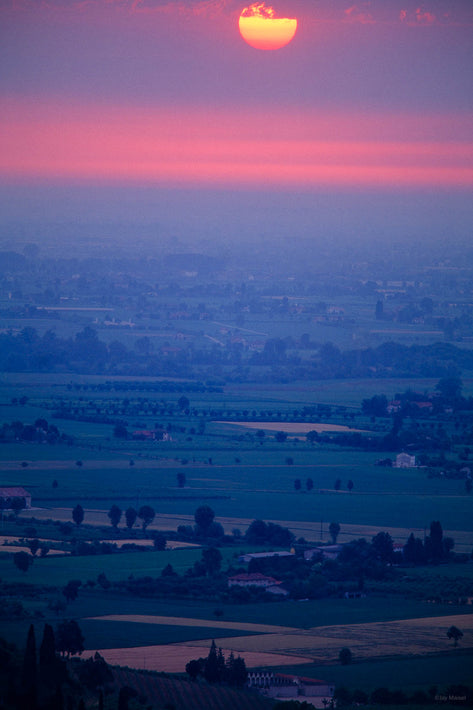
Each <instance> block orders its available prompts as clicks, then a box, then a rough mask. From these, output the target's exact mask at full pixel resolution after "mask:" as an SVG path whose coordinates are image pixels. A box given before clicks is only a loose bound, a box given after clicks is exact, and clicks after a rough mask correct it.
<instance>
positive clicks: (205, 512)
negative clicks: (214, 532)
mask: <svg viewBox="0 0 473 710" xmlns="http://www.w3.org/2000/svg"><path fill="white" fill-rule="evenodd" d="M214 518H215V513H214V511H213V510H212V508H211V507H210V506H209V505H201V506H199V507H198V508H197V510H196V511H195V513H194V520H195V524H196V526H197V533H198V534H201V535H206V534H207V532H208V530H209V528H210V526H211V525H212V523H213V521H214Z"/></svg>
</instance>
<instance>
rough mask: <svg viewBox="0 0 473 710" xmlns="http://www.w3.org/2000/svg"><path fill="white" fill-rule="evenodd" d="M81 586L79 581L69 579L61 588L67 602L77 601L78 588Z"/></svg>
mask: <svg viewBox="0 0 473 710" xmlns="http://www.w3.org/2000/svg"><path fill="white" fill-rule="evenodd" d="M81 586H82V582H81V581H80V579H71V580H69V582H68V583H67V584H66V586H65V587H64V588H63V590H62V593H63V595H64V596H65V597H66V601H67V602H73V601H75V600H76V599H77V595H78V593H79V587H81Z"/></svg>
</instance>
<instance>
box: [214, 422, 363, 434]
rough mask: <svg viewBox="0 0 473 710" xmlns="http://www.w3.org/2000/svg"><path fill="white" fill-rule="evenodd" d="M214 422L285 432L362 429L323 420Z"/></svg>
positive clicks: (305, 432)
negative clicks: (327, 422)
mask: <svg viewBox="0 0 473 710" xmlns="http://www.w3.org/2000/svg"><path fill="white" fill-rule="evenodd" d="M215 424H228V425H229V426H244V427H245V429H263V430H265V431H285V432H286V433H287V434H307V433H308V432H309V431H316V432H317V433H319V434H320V433H321V432H323V431H350V432H360V433H361V432H363V431H364V429H351V428H350V427H348V426H345V424H324V423H323V422H225V421H219V422H215Z"/></svg>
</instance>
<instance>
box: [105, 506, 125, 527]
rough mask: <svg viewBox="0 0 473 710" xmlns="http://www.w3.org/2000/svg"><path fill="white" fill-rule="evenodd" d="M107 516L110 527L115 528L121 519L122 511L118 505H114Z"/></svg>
mask: <svg viewBox="0 0 473 710" xmlns="http://www.w3.org/2000/svg"><path fill="white" fill-rule="evenodd" d="M107 515H108V517H109V518H110V522H111V524H112V526H113V527H114V528H117V527H118V524H119V522H120V520H121V517H122V509H121V508H119V507H118V505H115V504H114V505H112V507H111V508H110V510H109V511H108V513H107Z"/></svg>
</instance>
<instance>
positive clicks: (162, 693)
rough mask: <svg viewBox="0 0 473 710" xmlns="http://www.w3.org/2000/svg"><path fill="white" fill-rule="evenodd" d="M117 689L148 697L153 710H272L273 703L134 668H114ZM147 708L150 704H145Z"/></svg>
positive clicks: (250, 694)
mask: <svg viewBox="0 0 473 710" xmlns="http://www.w3.org/2000/svg"><path fill="white" fill-rule="evenodd" d="M113 672H114V675H115V679H116V683H117V686H119V687H122V686H129V687H130V688H134V689H135V690H136V691H137V693H138V696H146V698H147V702H148V703H151V704H152V705H153V708H156V709H158V708H159V709H161V708H166V707H168V708H171V707H172V708H175V710H271V708H272V707H273V705H274V701H273V700H269V699H267V698H263V697H262V696H261V695H259V694H258V693H256V692H252V691H248V690H237V689H235V688H229V687H226V686H217V685H214V686H212V685H207V683H205V681H203V682H202V683H199V682H198V681H191V680H190V679H189V680H187V679H185V678H177V677H172V676H161V675H158V674H156V673H150V672H148V673H147V672H141V671H137V670H132V669H130V668H114V669H113ZM145 705H146V704H145Z"/></svg>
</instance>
